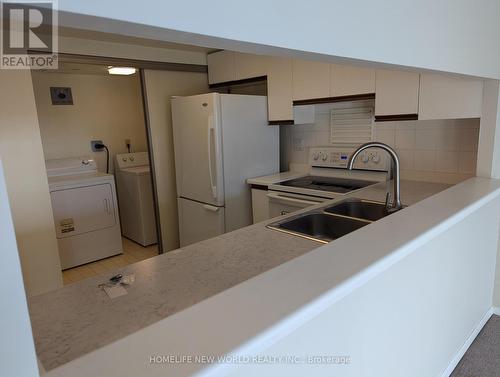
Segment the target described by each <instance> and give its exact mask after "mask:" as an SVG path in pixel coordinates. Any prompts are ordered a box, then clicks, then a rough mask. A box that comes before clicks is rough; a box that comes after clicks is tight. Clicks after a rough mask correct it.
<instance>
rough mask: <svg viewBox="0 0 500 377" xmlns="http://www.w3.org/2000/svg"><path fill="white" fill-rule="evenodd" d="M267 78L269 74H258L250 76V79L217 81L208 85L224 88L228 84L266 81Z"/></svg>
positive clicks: (213, 87)
mask: <svg viewBox="0 0 500 377" xmlns="http://www.w3.org/2000/svg"><path fill="white" fill-rule="evenodd" d="M265 80H267V76H258V77H250V78H248V79H241V80H233V81H225V82H217V83H215V84H210V85H208V87H209V88H210V89H216V88H224V87H226V86H231V85H241V84H251V83H258V82H261V81H265Z"/></svg>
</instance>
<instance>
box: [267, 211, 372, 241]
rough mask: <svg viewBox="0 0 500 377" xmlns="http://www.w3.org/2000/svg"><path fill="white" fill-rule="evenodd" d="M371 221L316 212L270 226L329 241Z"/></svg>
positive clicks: (305, 236)
mask: <svg viewBox="0 0 500 377" xmlns="http://www.w3.org/2000/svg"><path fill="white" fill-rule="evenodd" d="M369 223H370V221H364V220H359V219H351V218H348V217H342V216H335V215H328V214H325V213H321V212H315V213H305V214H302V215H298V216H296V217H293V218H291V219H284V220H281V221H277V222H275V223H272V224H269V225H268V227H269V228H272V229H275V230H279V231H281V232H285V233H289V234H293V235H297V236H300V237H304V238H309V239H312V240H315V241H319V242H323V243H328V242H330V241H333V240H334V239H336V238H339V237H342V236H344V235H346V234H348V233H351V232H353V231H355V230H356V229H359V228H361V227H363V226H365V225H368V224H369Z"/></svg>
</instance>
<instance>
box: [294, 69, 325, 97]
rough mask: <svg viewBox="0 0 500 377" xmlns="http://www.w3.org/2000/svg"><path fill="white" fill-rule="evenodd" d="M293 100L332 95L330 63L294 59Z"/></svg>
mask: <svg viewBox="0 0 500 377" xmlns="http://www.w3.org/2000/svg"><path fill="white" fill-rule="evenodd" d="M292 66H293V70H292V82H293V100H294V101H301V100H311V99H317V98H327V97H330V64H329V63H320V62H313V61H305V60H298V59H293V63H292Z"/></svg>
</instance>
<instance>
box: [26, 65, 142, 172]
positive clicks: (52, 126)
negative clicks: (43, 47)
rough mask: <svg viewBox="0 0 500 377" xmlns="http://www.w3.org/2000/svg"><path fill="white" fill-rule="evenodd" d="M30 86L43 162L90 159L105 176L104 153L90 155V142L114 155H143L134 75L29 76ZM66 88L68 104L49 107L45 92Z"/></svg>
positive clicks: (138, 93)
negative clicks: (98, 143) (129, 147)
mask: <svg viewBox="0 0 500 377" xmlns="http://www.w3.org/2000/svg"><path fill="white" fill-rule="evenodd" d="M32 75H33V87H34V91H35V99H36V104H37V110H38V120H39V123H40V133H41V137H42V145H43V151H44V154H45V159H53V158H65V157H76V156H83V155H90V156H93V157H94V158H95V160H96V161H97V165H98V168H99V170H100V171H103V172H105V171H106V153H105V152H104V151H103V152H92V151H91V148H90V140H96V139H97V140H102V141H103V142H104V144H106V145H107V146H108V148H109V151H110V155H111V161H110V172H111V173H112V172H113V161H114V155H115V154H116V153H127V148H126V145H125V139H130V140H131V142H132V151H136V152H142V151H147V142H146V126H145V124H144V113H143V108H142V107H143V105H142V96H141V87H140V80H139V74H135V75H131V76H114V75H99V74H67V73H46V72H33V74H32ZM51 86H62V87H71V90H72V95H73V105H52V102H51V99H50V87H51Z"/></svg>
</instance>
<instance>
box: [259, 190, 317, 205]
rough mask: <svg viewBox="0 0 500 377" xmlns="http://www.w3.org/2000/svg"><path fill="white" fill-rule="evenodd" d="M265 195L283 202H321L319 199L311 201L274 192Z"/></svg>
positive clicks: (311, 203)
mask: <svg viewBox="0 0 500 377" xmlns="http://www.w3.org/2000/svg"><path fill="white" fill-rule="evenodd" d="M267 197H268V198H269V199H275V200H281V201H283V202H289V203H298V204H308V205H313V204H320V203H322V202H321V201H313V200H305V199H297V198H292V197H291V196H286V195H280V194H276V193H274V192H270V193H268V194H267Z"/></svg>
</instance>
